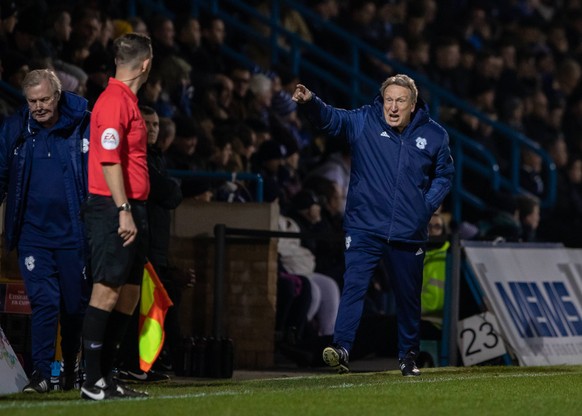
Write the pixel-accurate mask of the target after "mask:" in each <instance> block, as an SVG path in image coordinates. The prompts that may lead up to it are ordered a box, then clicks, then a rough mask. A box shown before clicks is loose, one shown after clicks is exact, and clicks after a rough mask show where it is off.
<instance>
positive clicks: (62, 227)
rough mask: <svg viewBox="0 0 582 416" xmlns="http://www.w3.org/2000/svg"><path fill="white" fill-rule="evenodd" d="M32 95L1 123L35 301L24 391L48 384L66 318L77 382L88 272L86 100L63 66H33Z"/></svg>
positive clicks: (71, 373)
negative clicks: (66, 84)
mask: <svg viewBox="0 0 582 416" xmlns="http://www.w3.org/2000/svg"><path fill="white" fill-rule="evenodd" d="M22 91H23V93H24V96H25V98H26V101H27V105H25V106H24V107H23V108H22V109H20V110H19V111H18V112H17V113H16V114H14V115H13V116H11V117H9V118H7V119H6V120H5V121H4V123H3V124H2V126H1V127H0V202H2V201H4V199H6V207H5V208H6V216H5V221H4V225H5V237H6V245H7V247H8V248H9V249H10V250H12V249H14V248H17V252H18V265H19V268H20V272H21V275H22V278H23V280H24V284H25V287H26V293H27V295H28V298H29V300H30V305H31V308H32V326H31V337H32V364H33V370H34V371H33V372H32V375H31V377H30V380H29V383H28V384H27V385H26V386H25V387H24V390H23V391H25V392H39V393H44V392H48V391H49V386H50V376H51V363H52V362H53V361H54V360H55V340H56V337H57V328H58V323H59V316H60V324H61V337H62V341H61V350H62V354H63V361H64V375H65V378H64V380H63V388H65V389H71V388H73V386H74V383H75V381H76V380H75V379H76V374H75V367H76V364H77V357H78V355H79V352H80V346H81V328H82V325H83V314H84V312H85V308H86V306H87V302H88V295H89V292H90V282H88V281H87V276H86V275H85V260H86V258H85V253H86V250H85V233H84V231H83V225H82V222H81V216H80V215H81V205H82V203H83V201H84V200H85V197H86V195H87V151H88V149H89V140H88V139H89V118H90V113H89V111H88V110H87V100H85V99H84V98H82V97H79V96H77V95H75V94H72V93H69V92H66V91H61V83H60V81H59V79H58V77H57V76H56V74H55V73H54V72H53V71H51V70H47V69H41V70H34V71H31V72H30V73H29V74H28V75H27V76H26V78H25V79H24V81H23V82H22Z"/></svg>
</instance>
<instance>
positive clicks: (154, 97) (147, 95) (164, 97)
mask: <svg viewBox="0 0 582 416" xmlns="http://www.w3.org/2000/svg"><path fill="white" fill-rule="evenodd" d="M137 96H138V98H139V102H140V103H141V104H142V105H146V106H148V107H151V108H153V109H154V110H156V113H157V114H159V116H160V117H169V118H173V117H175V116H176V112H177V111H178V110H177V108H176V106H175V105H174V104H173V103H172V102H171V101H170V96H169V94H168V92H167V91H166V90H165V89H164V81H163V79H162V74H161V73H160V72H159V71H157V70H153V71H152V72H151V73H150V76H149V78H148V81H147V82H146V83H145V84H144V85H143V87H142V88H141V89H140V90H139V92H138V94H137Z"/></svg>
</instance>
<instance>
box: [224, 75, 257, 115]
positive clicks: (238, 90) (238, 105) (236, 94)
mask: <svg viewBox="0 0 582 416" xmlns="http://www.w3.org/2000/svg"><path fill="white" fill-rule="evenodd" d="M229 77H230V79H231V80H232V83H233V90H232V101H231V103H230V108H229V113H230V114H231V116H232V117H233V118H235V119H237V120H245V119H246V118H247V116H248V105H249V103H248V101H249V99H250V94H249V92H250V88H249V86H250V83H251V77H252V74H251V70H250V69H249V68H248V67H246V66H242V65H235V66H233V67H232V69H231V70H230V74H229Z"/></svg>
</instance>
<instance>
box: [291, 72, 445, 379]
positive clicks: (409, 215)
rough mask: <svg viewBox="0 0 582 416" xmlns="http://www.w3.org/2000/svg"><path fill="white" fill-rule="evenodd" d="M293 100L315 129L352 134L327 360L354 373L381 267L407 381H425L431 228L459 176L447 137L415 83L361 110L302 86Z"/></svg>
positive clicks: (392, 87)
mask: <svg viewBox="0 0 582 416" xmlns="http://www.w3.org/2000/svg"><path fill="white" fill-rule="evenodd" d="M293 99H294V100H295V101H297V102H298V103H299V104H305V107H304V108H305V109H306V110H307V111H308V113H309V117H310V119H311V121H312V122H313V123H314V125H315V126H317V127H318V128H320V129H321V130H322V131H323V132H325V133H327V134H328V135H330V136H339V135H344V136H345V137H347V139H348V142H349V144H350V149H351V155H352V166H351V172H350V186H349V190H348V196H347V203H346V211H345V217H344V229H345V231H346V237H345V247H346V248H345V262H346V271H345V274H344V282H345V283H344V288H343V292H342V297H341V301H340V306H339V313H338V316H337V320H336V325H335V332H334V341H333V344H332V345H331V346H329V347H327V348H325V349H324V351H323V360H324V361H325V362H326V363H327V364H328V365H329V366H331V367H334V368H337V369H338V371H339V372H340V373H341V372H347V371H349V367H348V357H349V351H350V349H351V347H352V345H353V342H354V338H355V335H356V330H357V329H358V325H359V323H360V319H361V316H362V309H363V303H364V295H365V293H366V290H367V289H368V285H369V283H370V279H371V278H372V275H373V272H374V269H375V268H376V266H377V264H378V262H379V261H380V260H381V259H383V260H384V262H385V264H386V266H387V267H388V271H389V274H390V276H391V278H392V285H393V289H394V294H395V300H396V308H397V322H398V358H399V363H400V370H401V372H402V375H404V376H417V375H420V371H419V370H418V368H417V366H416V361H415V360H416V357H417V355H418V352H419V343H420V293H421V288H422V270H423V261H424V253H425V250H426V247H425V246H426V241H427V240H428V223H429V221H430V218H431V216H432V213H433V212H434V211H435V210H436V209H437V208H438V207H439V205H440V204H441V203H442V202H443V200H444V198H445V196H446V195H447V193H448V192H449V190H450V188H451V183H452V177H453V174H454V166H453V160H452V158H451V154H450V149H449V137H448V134H447V132H446V131H445V130H444V129H443V128H442V127H441V126H440V125H439V124H437V123H436V122H435V121H434V120H432V119H431V118H430V117H429V113H428V108H427V106H426V105H425V104H424V103H422V101H421V100H420V98H419V97H418V89H417V88H416V85H415V83H414V80H412V79H411V78H410V77H408V76H406V75H395V76H391V77H389V78H387V79H386V80H385V81H384V82H383V83H382V86H381V87H380V95H379V96H377V97H376V98H375V99H374V101H373V102H372V104H370V105H364V106H362V107H360V108H357V109H355V110H343V109H337V108H334V107H332V106H329V105H327V104H325V103H324V102H323V101H322V100H321V99H320V98H319V97H317V96H316V95H315V94H313V93H312V92H311V91H309V90H308V89H307V88H306V87H305V86H304V85H302V84H298V85H297V87H296V89H295V92H294V94H293Z"/></svg>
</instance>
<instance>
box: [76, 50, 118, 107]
mask: <svg viewBox="0 0 582 416" xmlns="http://www.w3.org/2000/svg"><path fill="white" fill-rule="evenodd" d="M83 67H84V69H85V71H86V73H87V77H88V78H87V92H86V93H85V97H86V98H87V100H89V106H90V108H93V105H94V104H95V101H97V98H99V95H101V93H102V92H103V91H104V90H105V88H106V87H107V83H108V81H109V78H110V77H111V76H112V75H113V73H114V67H113V61H112V60H110V56H109V54H108V53H106V52H104V51H95V52H93V53H92V54H91V55H89V56H88V57H87V59H85V62H84V63H83Z"/></svg>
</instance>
